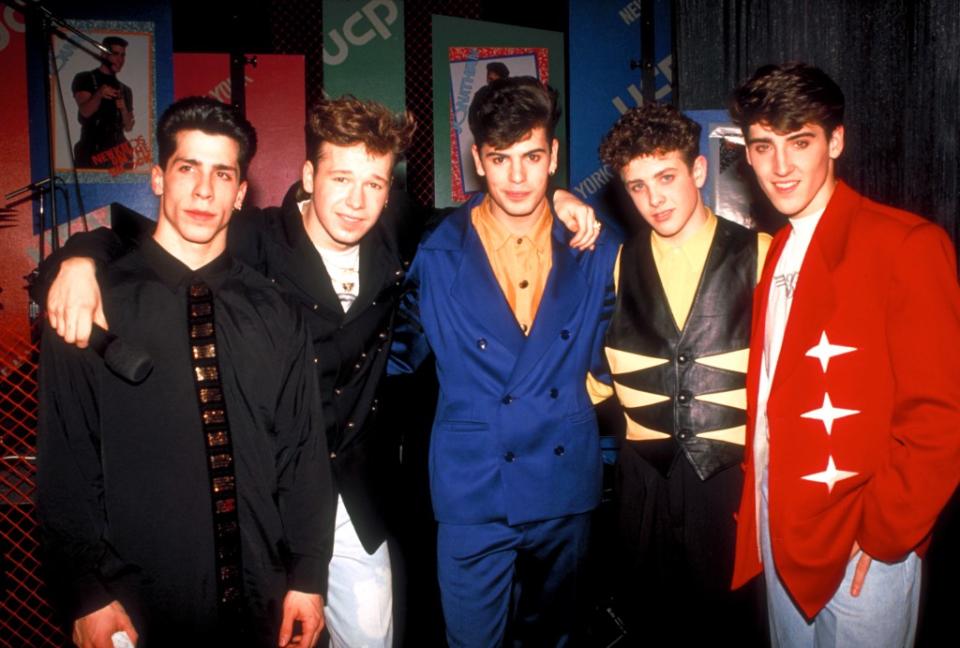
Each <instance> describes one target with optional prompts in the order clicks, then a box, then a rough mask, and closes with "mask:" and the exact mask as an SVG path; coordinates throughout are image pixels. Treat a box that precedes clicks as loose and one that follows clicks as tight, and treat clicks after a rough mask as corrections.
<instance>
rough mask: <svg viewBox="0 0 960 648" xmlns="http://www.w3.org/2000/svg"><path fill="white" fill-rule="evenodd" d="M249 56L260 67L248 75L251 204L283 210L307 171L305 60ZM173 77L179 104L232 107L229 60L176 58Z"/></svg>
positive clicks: (204, 56) (222, 57) (213, 56)
mask: <svg viewBox="0 0 960 648" xmlns="http://www.w3.org/2000/svg"><path fill="white" fill-rule="evenodd" d="M247 56H255V57H256V59H257V65H256V67H253V66H249V65H248V66H247V68H246V73H245V76H246V100H247V105H246V108H247V119H249V120H250V123H251V124H253V126H254V128H256V129H257V154H256V156H254V158H253V163H252V164H251V165H250V173H249V178H248V182H249V184H250V189H249V190H248V192H247V198H246V202H247V204H250V205H257V206H260V207H266V206H269V205H279V204H280V202H281V201H282V200H283V196H284V194H285V193H286V192H287V189H288V188H289V187H290V185H291V184H292V183H293V182H295V181H296V180H298V179H299V178H300V169H301V168H302V166H303V160H304V154H305V148H304V141H303V137H304V135H303V116H304V113H305V106H304V102H305V95H304V85H303V75H304V59H303V56H300V55H279V54H248V55H247ZM173 74H174V94H175V95H176V98H177V99H180V98H181V97H188V96H191V95H199V96H209V97H213V98H214V99H217V100H219V101H223V102H225V103H229V102H230V56H229V55H228V54H174V57H173ZM147 215H149V216H151V217H153V216H154V213H153V212H149V213H148V214H147Z"/></svg>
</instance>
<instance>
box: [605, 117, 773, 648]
mask: <svg viewBox="0 0 960 648" xmlns="http://www.w3.org/2000/svg"><path fill="white" fill-rule="evenodd" d="M699 137H700V126H699V125H698V124H697V123H696V122H694V121H692V120H691V119H689V118H687V117H686V116H684V115H683V114H681V113H680V112H679V111H678V110H677V109H675V108H673V107H672V106H664V105H659V104H647V105H644V106H642V107H638V108H634V109H632V110H630V111H629V112H627V113H626V114H625V115H623V116H622V117H621V118H620V119H619V120H618V121H617V123H616V124H615V125H614V127H613V129H612V130H611V131H610V132H609V133H608V134H607V135H606V137H605V138H604V140H603V143H602V144H601V146H600V156H601V158H602V159H603V161H604V162H605V163H606V164H607V165H609V166H610V168H611V169H614V170H615V171H617V172H618V174H619V175H620V178H621V180H623V183H624V186H625V187H626V190H627V193H628V194H629V196H630V198H631V200H632V201H633V203H634V205H635V206H636V208H637V211H638V212H639V213H640V215H641V216H642V217H643V220H644V221H645V222H646V224H647V225H649V228H650V229H651V230H652V231H649V233H648V230H647V228H645V227H642V228H640V232H639V233H638V234H637V235H636V236H634V237H632V239H631V240H629V241H628V242H627V243H625V244H624V245H623V247H622V249H621V251H620V256H619V258H618V260H617V265H616V269H615V271H614V275H615V277H614V279H615V283H616V286H617V304H616V310H615V312H614V315H613V319H612V320H611V323H610V327H609V329H608V331H607V336H606V342H605V347H606V349H605V351H606V356H607V360H608V362H609V365H610V370H611V376H612V379H613V386H612V389H611V387H609V386H607V385H603V384H600V383H598V382H597V381H595V380H592V379H591V380H590V381H589V382H590V383H591V392H592V393H593V395H594V399H595V400H596V401H600V400H603V399H604V398H606V397H609V396H611V395H614V394H616V396H617V398H618V399H619V400H620V404H621V405H622V406H623V409H624V412H625V415H626V440H625V442H624V444H623V446H622V447H621V449H620V454H619V458H618V461H617V467H616V480H615V486H616V495H617V535H618V538H617V541H618V545H619V548H620V551H621V555H622V565H623V568H622V569H618V570H617V575H616V576H615V578H616V580H617V582H616V584H615V588H614V591H615V593H616V599H617V601H618V610H619V612H620V614H621V615H622V617H623V619H624V621H625V623H626V625H627V632H628V637H629V641H630V645H636V644H638V643H639V642H643V643H645V644H646V645H660V643H661V642H665V641H671V642H676V641H678V640H680V643H681V644H683V643H685V641H684V640H695V639H703V638H711V639H724V638H730V639H733V640H735V641H736V642H737V643H740V644H743V645H753V639H754V638H755V637H761V638H762V637H763V633H762V631H761V629H760V628H759V627H758V626H759V623H758V621H757V620H758V619H762V609H761V608H760V606H759V602H758V600H757V598H756V592H751V591H746V592H736V593H731V592H730V580H731V574H732V569H733V549H734V534H735V522H734V517H733V514H734V512H735V511H736V508H737V503H738V501H739V497H740V490H741V485H742V483H743V473H742V470H741V467H740V463H741V462H742V461H743V444H744V435H745V424H746V395H745V394H746V392H745V378H746V371H747V355H748V352H749V342H750V314H751V306H752V300H753V289H754V286H755V285H756V282H757V277H758V274H759V270H760V268H761V267H762V264H763V259H764V256H765V255H766V251H767V248H768V247H769V243H770V237H769V236H767V235H766V234H757V233H755V232H751V231H750V230H748V229H746V228H744V227H741V226H740V225H737V224H735V223H733V222H730V221H728V220H726V219H723V218H717V216H715V215H714V214H713V212H711V210H710V209H709V208H708V207H706V206H705V205H704V204H703V200H702V199H701V196H700V188H701V187H702V186H703V184H704V182H705V180H706V177H707V161H706V159H705V158H704V157H703V156H702V155H700V154H699Z"/></svg>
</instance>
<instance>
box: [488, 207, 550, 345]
mask: <svg viewBox="0 0 960 648" xmlns="http://www.w3.org/2000/svg"><path fill="white" fill-rule="evenodd" d="M470 220H471V222H472V223H473V227H474V228H475V229H476V230H477V234H478V235H479V236H480V242H481V243H482V244H483V250H484V252H486V253H487V261H489V262H490V267H491V268H492V269H493V276H495V277H496V278H497V283H498V284H500V290H501V291H503V296H504V297H505V298H506V300H507V303H508V304H509V305H510V310H511V311H513V315H514V317H516V318H517V324H519V325H520V330H522V331H523V333H524V335H528V334H529V333H530V329H531V328H532V327H533V322H534V320H535V319H536V317H537V309H538V308H540V300H541V299H542V298H543V291H544V288H545V287H546V285H547V276H548V275H549V274H550V268H551V267H553V255H552V246H551V243H550V238H551V230H552V227H553V216H552V215H551V213H550V206H549V205H548V204H547V202H546V201H544V203H543V208H542V210H541V211H540V215H539V216H538V217H537V220H536V222H535V223H534V225H533V227H532V228H531V229H530V232H529V233H527V234H526V235H524V236H518V235H517V234H513V233H511V232H510V231H509V230H508V229H507V228H506V227H504V226H503V225H502V224H501V223H500V222H499V221H497V220H496V218H494V217H493V214H491V213H490V197H489V196H487V198H485V199H484V201H483V202H482V203H480V204H479V205H477V206H476V207H474V208H473V211H472V212H471V213H470Z"/></svg>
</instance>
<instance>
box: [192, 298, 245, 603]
mask: <svg viewBox="0 0 960 648" xmlns="http://www.w3.org/2000/svg"><path fill="white" fill-rule="evenodd" d="M213 313H214V309H213V293H212V292H211V291H210V288H209V287H208V286H207V285H206V284H205V283H203V282H202V281H199V280H197V281H194V282H193V283H191V284H190V289H189V293H188V298H187V317H188V320H189V329H190V352H191V360H192V362H193V377H194V382H195V385H196V388H197V400H198V401H199V405H200V420H201V423H202V427H203V438H204V445H205V446H206V448H207V471H208V474H209V476H210V498H211V500H212V503H213V530H214V538H213V545H214V551H215V552H216V577H217V601H218V607H219V609H220V613H221V616H222V617H224V619H225V620H226V619H230V618H235V617H236V616H237V615H238V614H239V611H240V603H241V600H242V598H243V578H242V572H241V569H240V526H239V523H238V519H237V490H236V477H235V476H234V472H233V445H232V442H231V439H230V425H229V420H228V419H227V404H226V402H225V401H224V398H223V389H222V387H221V382H220V367H219V363H218V361H217V338H216V331H215V327H214V321H213Z"/></svg>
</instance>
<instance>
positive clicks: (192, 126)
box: [157, 97, 257, 180]
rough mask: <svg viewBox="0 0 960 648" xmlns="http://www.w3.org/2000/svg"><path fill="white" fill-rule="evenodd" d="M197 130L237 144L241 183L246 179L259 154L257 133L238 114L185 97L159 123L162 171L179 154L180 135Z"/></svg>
mask: <svg viewBox="0 0 960 648" xmlns="http://www.w3.org/2000/svg"><path fill="white" fill-rule="evenodd" d="M185 130H198V131H202V132H204V133H207V134H208V135H225V136H226V137H229V138H230V139H232V140H233V141H235V142H236V143H237V145H238V146H239V147H240V150H239V151H238V153H237V164H238V165H239V166H240V180H244V179H246V177H247V169H248V168H249V167H250V160H252V159H253V156H254V154H256V152H257V131H256V130H255V129H254V128H253V126H252V125H251V124H250V122H248V121H247V120H246V119H245V118H243V117H241V116H240V113H238V112H237V111H236V110H234V109H233V108H232V107H231V106H228V105H227V104H225V103H221V102H219V101H217V100H216V99H211V98H209V97H186V98H184V99H181V100H179V101H175V102H174V103H172V104H170V107H169V108H167V109H166V110H165V111H163V115H161V117H160V121H159V122H158V123H157V149H158V152H159V164H160V168H162V169H166V168H167V162H169V161H170V158H171V157H172V156H173V154H174V153H175V152H176V150H177V133H180V132H181V131H185Z"/></svg>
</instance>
